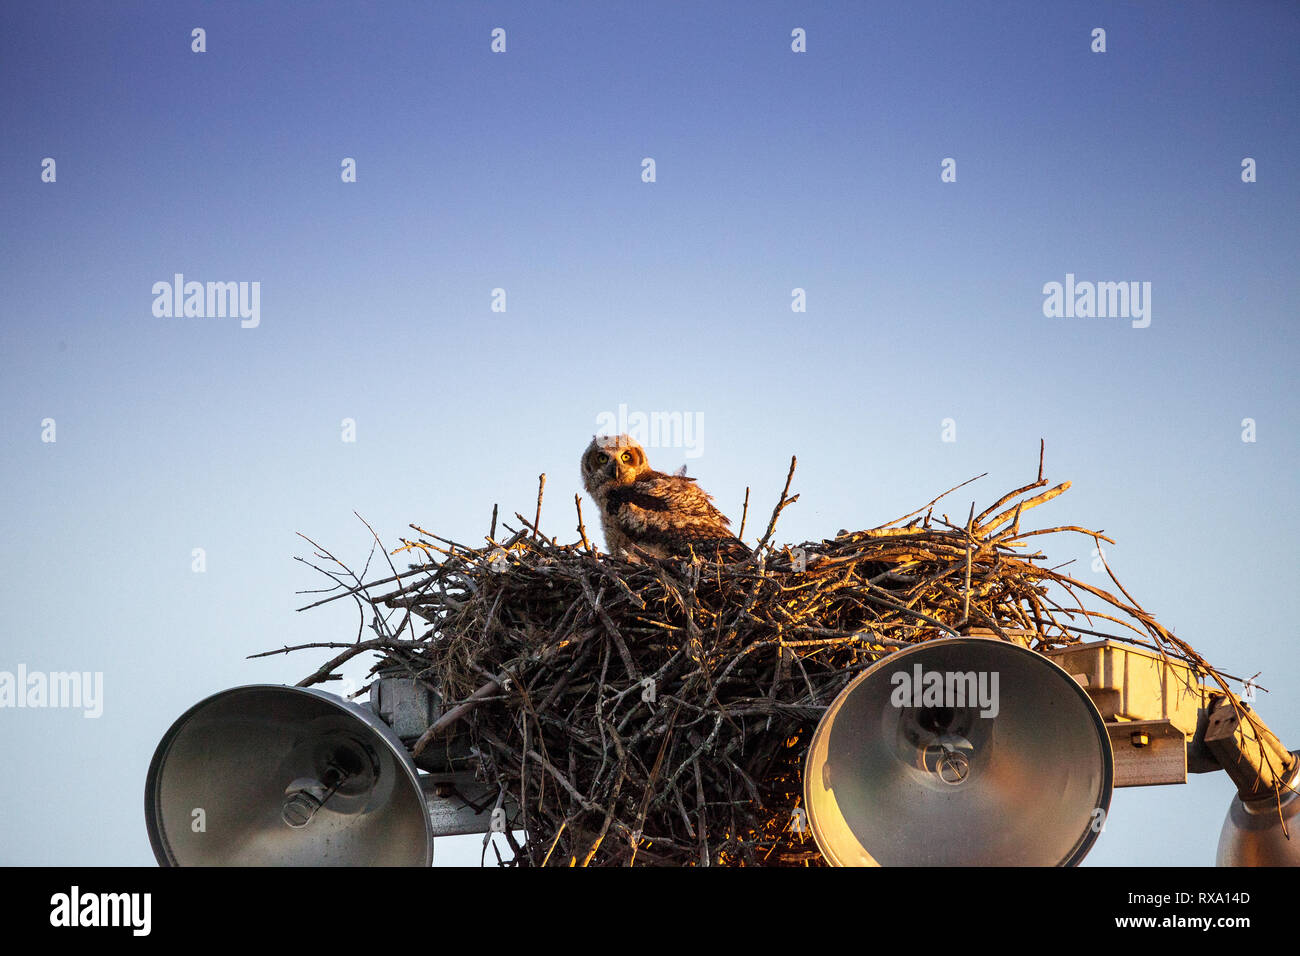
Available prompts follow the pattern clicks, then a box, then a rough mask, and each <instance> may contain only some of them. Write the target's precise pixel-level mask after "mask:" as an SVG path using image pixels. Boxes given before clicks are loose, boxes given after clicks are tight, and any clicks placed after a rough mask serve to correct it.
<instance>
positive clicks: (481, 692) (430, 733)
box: [411, 680, 501, 757]
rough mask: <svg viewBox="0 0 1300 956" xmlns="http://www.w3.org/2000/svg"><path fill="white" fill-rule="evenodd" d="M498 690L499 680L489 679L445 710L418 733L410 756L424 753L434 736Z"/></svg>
mask: <svg viewBox="0 0 1300 956" xmlns="http://www.w3.org/2000/svg"><path fill="white" fill-rule="evenodd" d="M500 690H501V682H500V681H495V680H490V681H488V682H487V683H486V684H484V685H483V686H482V687H480V688H479V689H478V690H476V691H474V693H472V694H470V695H469V697H468V698H466V700H465V701H464V702H463V703H460V704H457V705H456V706H455V707H453V708H452V709H451V710H449V711H447V712H446V713H445V714H443V715H442V716H441V717H439V718H438V719H437V720H435V721H434V722H433V723H432V724H431V725H429V729H428V730H426V731H425V732H424V733H422V734H421V735H420V739H419V740H417V741H416V742H415V746H414V747H412V748H411V754H412V756H415V757H418V756H420V754H422V753H424V748H425V747H427V746H429V742H430V741H432V740H433V738H434V737H436V736H438V734H440V733H442V732H443V731H444V730H446V729H447V728H448V727H450V726H451V725H452V724H454V723H455V722H456V721H458V720H460V719H461V718H462V717H464V716H465V715H466V714H468V713H469V712H470V711H471V710H473V709H474V708H475V707H477V706H478V705H479V703H481V702H482V700H483V698H484V697H491V696H492V695H493V694H496V693H498V692H500Z"/></svg>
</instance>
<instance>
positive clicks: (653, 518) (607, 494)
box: [582, 435, 750, 561]
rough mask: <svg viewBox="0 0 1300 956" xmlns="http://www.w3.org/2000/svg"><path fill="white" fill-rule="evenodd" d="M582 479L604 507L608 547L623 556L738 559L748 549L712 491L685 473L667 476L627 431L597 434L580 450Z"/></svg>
mask: <svg viewBox="0 0 1300 956" xmlns="http://www.w3.org/2000/svg"><path fill="white" fill-rule="evenodd" d="M582 484H583V487H585V488H586V489H587V492H588V493H589V494H590V495H591V497H592V498H593V499H595V501H596V504H597V505H598V506H599V508H600V524H601V529H602V530H603V531H604V532H605V550H607V551H608V552H610V553H611V554H613V555H615V556H617V557H621V558H631V559H632V560H636V558H637V557H639V556H649V557H654V558H669V557H688V556H689V555H690V554H691V553H692V552H694V554H696V555H697V556H698V557H700V558H703V559H706V560H711V559H713V558H715V557H721V558H722V559H723V560H728V561H734V560H738V559H740V558H743V557H745V556H746V555H748V554H749V553H750V552H749V548H748V547H746V546H745V545H744V543H742V542H741V541H740V539H739V538H737V537H736V536H735V535H734V534H732V533H731V528H730V522H729V521H728V520H727V516H726V515H724V514H723V513H722V512H721V511H719V510H718V509H717V508H715V507H714V506H713V496H712V495H709V494H707V493H706V492H705V491H704V490H703V489H702V488H700V487H699V486H698V485H696V484H695V479H694V478H687V477H685V476H684V475H665V474H664V473H663V472H659V471H655V470H654V469H653V468H651V467H650V463H649V461H647V460H646V454H645V449H644V448H642V447H641V446H640V445H639V444H638V443H637V442H636V441H635V440H634V439H632V438H630V437H628V436H627V435H616V436H615V435H601V436H599V437H593V438H592V440H591V444H590V445H588V446H587V450H586V451H585V452H583V453H582Z"/></svg>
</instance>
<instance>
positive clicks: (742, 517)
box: [736, 485, 749, 539]
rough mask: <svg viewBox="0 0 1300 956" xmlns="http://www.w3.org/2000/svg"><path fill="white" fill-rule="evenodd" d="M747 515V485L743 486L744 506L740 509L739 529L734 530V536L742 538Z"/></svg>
mask: <svg viewBox="0 0 1300 956" xmlns="http://www.w3.org/2000/svg"><path fill="white" fill-rule="evenodd" d="M748 517H749V486H748V485H746V486H745V506H744V508H742V509H741V511H740V530H739V531H737V532H736V537H737V538H741V539H743V538H744V537H745V519H746V518H748Z"/></svg>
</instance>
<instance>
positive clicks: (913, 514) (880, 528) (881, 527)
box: [870, 471, 988, 531]
mask: <svg viewBox="0 0 1300 956" xmlns="http://www.w3.org/2000/svg"><path fill="white" fill-rule="evenodd" d="M987 475H988V472H987V471H986V472H984V474H982V475H976V476H975V477H974V478H967V479H966V480H965V481H963V482H962V483H961V484H960V485H953V486H952V487H951V488H949V489H948V490H947V491H945V492H944V493H943V494H941V495H940V496H939V497H938V498H935V499H934V500H932V501H929V502H927V503H926V504H923V505H921V507H919V508H917V509H916V510H915V511H913V512H911V513H910V514H905V515H903V517H901V518H895V519H894V520H893V521H887V522H885V523H884V524H882V525H877V526H876V527H874V528H871V529H870V530H872V531H884V530H885V529H887V528H888V527H889V526H890V525H896V524H899V523H900V522H903V521H906V520H907V519H908V518H915V517H916V516H917V515H919V514H920V513H921V512H922V511H925V510H927V509H928V508H932V507H934V505H935V504H937V503H938V502H939V500H940V499H942V498H946V497H948V495H950V494H952V493H953V492H954V491H956V490H957V489H958V488H965V487H966V486H967V485H969V484H970V483H971V482H972V481H979V480H980V479H981V478H984V477H986V476H987Z"/></svg>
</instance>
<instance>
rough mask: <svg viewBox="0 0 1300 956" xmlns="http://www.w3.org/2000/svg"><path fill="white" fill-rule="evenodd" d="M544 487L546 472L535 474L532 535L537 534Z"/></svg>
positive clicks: (540, 518)
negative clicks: (535, 493) (534, 508)
mask: <svg viewBox="0 0 1300 956" xmlns="http://www.w3.org/2000/svg"><path fill="white" fill-rule="evenodd" d="M545 487H546V472H542V473H541V474H540V475H538V476H537V513H536V515H535V516H534V517H533V535H534V536H536V535H537V534H539V532H538V530H537V528H538V527H539V526H540V525H541V523H542V490H543V489H544V488H545Z"/></svg>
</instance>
